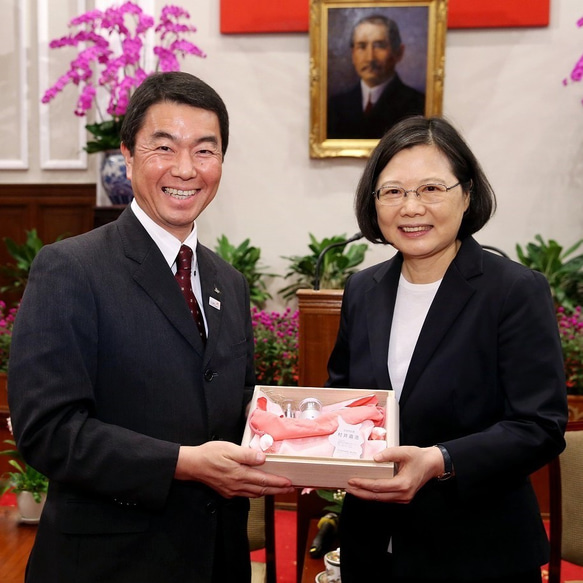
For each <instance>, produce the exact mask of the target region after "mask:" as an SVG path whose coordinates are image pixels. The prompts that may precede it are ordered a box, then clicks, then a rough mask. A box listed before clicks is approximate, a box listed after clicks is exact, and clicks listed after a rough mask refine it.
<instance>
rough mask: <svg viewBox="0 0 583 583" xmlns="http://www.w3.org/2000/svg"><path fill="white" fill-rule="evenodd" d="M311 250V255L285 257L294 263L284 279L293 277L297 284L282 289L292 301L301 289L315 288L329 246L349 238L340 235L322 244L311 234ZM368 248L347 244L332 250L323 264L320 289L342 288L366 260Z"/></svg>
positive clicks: (281, 292) (284, 296) (280, 291)
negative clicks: (317, 275)
mask: <svg viewBox="0 0 583 583" xmlns="http://www.w3.org/2000/svg"><path fill="white" fill-rule="evenodd" d="M309 236H310V244H309V245H308V247H309V249H310V250H311V252H312V253H311V254H309V255H293V256H291V257H284V259H288V260H289V261H290V268H289V271H288V272H287V273H286V274H285V276H284V279H288V278H293V279H294V281H293V282H292V283H291V284H289V285H288V286H286V287H284V288H282V289H280V290H279V293H280V294H281V296H282V297H283V298H284V299H286V300H290V299H291V298H293V297H294V296H295V294H296V292H297V290H299V289H305V288H312V287H313V285H314V278H315V276H316V264H317V263H318V257H319V256H320V253H321V252H322V251H323V250H324V249H325V248H326V247H328V246H329V245H332V244H334V243H342V241H346V235H336V236H334V237H329V238H324V239H322V240H321V241H318V240H317V239H316V238H315V237H314V235H312V234H311V233H309ZM367 249H368V245H367V244H366V243H361V244H358V245H355V244H353V245H346V246H339V247H334V248H331V249H330V250H329V251H328V253H326V255H325V256H324V261H323V263H322V265H321V273H320V287H321V288H327V289H342V288H343V287H344V284H345V283H346V279H347V278H348V276H350V275H352V274H353V273H354V272H355V271H356V270H355V269H354V268H355V267H356V266H357V265H360V264H361V263H362V262H363V261H364V254H365V253H366V251H367Z"/></svg>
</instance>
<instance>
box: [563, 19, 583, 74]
mask: <svg viewBox="0 0 583 583" xmlns="http://www.w3.org/2000/svg"><path fill="white" fill-rule="evenodd" d="M577 26H578V27H579V28H581V27H583V17H581V18H580V19H579V20H578V21H577ZM581 79H583V55H581V56H580V57H579V60H578V61H577V62H576V63H575V66H574V67H573V69H572V70H571V73H570V75H569V77H565V78H564V79H563V85H567V84H568V83H569V81H574V82H576V83H578V82H579V81H581Z"/></svg>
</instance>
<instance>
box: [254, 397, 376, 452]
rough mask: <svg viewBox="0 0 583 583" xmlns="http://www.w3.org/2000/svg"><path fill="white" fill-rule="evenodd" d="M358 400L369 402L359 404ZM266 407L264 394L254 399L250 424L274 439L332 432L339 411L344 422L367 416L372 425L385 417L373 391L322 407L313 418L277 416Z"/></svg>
mask: <svg viewBox="0 0 583 583" xmlns="http://www.w3.org/2000/svg"><path fill="white" fill-rule="evenodd" d="M361 403H370V404H364V405H362V404H361ZM266 409H267V399H266V398H265V397H260V398H259V399H257V409H255V410H254V411H252V413H251V415H250V417H249V426H250V427H251V429H252V431H253V433H255V434H257V435H263V434H264V433H267V434H269V435H271V436H272V437H273V439H274V440H275V441H281V440H283V439H298V438H302V437H317V436H321V435H331V434H332V433H334V432H335V431H336V429H338V415H339V414H341V415H342V419H344V421H345V423H348V424H350V425H357V424H358V423H362V422H363V421H366V420H367V419H368V420H370V421H372V422H373V423H374V425H381V424H382V422H383V420H384V412H383V410H382V408H381V407H378V400H377V399H376V397H375V396H374V395H371V397H370V398H369V397H366V398H364V399H356V400H354V401H353V402H350V404H349V405H348V406H345V407H343V408H338V407H333V410H330V407H325V408H323V412H322V414H321V415H320V416H319V417H317V418H316V419H296V418H293V417H280V416H278V415H277V414H276V413H272V412H270V411H267V410H266ZM340 412H341V413H340Z"/></svg>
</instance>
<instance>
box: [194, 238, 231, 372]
mask: <svg viewBox="0 0 583 583" xmlns="http://www.w3.org/2000/svg"><path fill="white" fill-rule="evenodd" d="M196 258H197V262H198V269H199V271H200V282H201V287H202V302H203V310H204V314H205V316H206V322H207V326H208V334H207V336H208V340H207V345H206V350H205V361H208V359H209V358H210V357H211V355H212V354H213V352H214V350H215V348H216V345H217V341H218V338H219V336H220V329H221V322H222V316H223V309H224V305H223V302H224V300H225V298H224V297H223V289H222V284H221V280H220V277H219V274H218V270H217V265H216V262H215V261H214V258H213V253H212V251H210V250H209V249H207V248H206V247H204V246H203V245H201V244H200V243H198V245H197V247H196Z"/></svg>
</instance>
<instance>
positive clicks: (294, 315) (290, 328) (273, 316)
mask: <svg viewBox="0 0 583 583" xmlns="http://www.w3.org/2000/svg"><path fill="white" fill-rule="evenodd" d="M251 318H252V323H253V334H254V337H255V373H256V376H257V384H260V385H279V386H294V385H297V384H298V322H299V312H298V311H297V310H296V311H295V312H292V311H291V309H290V308H287V309H286V310H285V311H284V312H283V313H279V312H266V311H264V310H259V309H258V308H256V307H255V306H253V307H252V308H251Z"/></svg>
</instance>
